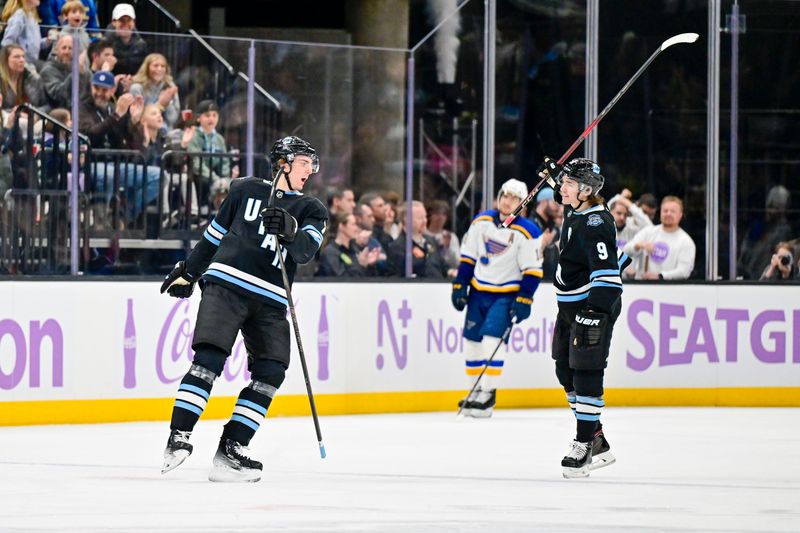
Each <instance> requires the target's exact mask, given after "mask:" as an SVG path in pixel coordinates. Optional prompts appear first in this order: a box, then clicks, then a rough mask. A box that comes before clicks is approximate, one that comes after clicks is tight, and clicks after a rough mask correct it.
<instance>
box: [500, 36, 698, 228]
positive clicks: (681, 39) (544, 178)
mask: <svg viewBox="0 0 800 533" xmlns="http://www.w3.org/2000/svg"><path fill="white" fill-rule="evenodd" d="M698 37H699V35H698V34H696V33H681V34H678V35H675V36H673V37H670V38H669V39H667V40H666V41H664V42H663V43H661V46H659V47H658V48H657V49H656V51H655V52H653V55H651V56H650V57H649V58H648V59H647V61H645V62H644V64H643V65H642V66H641V67H639V70H637V71H636V73H635V74H634V75H633V77H631V79H629V80H628V82H627V83H626V84H625V85H624V86H623V87H622V89H620V91H619V92H618V93H617V95H616V96H615V97H614V98H613V99H612V100H611V101H610V102H609V103H608V105H607V106H606V107H605V109H603V110H602V111H601V112H600V114H599V115H597V117H596V118H595V119H594V120H593V121H592V122H590V123H589V125H588V126H587V127H586V129H585V130H583V133H581V135H580V137H578V138H577V139H575V142H574V143H572V146H570V147H569V149H567V151H566V152H564V155H562V156H561V157H560V158H559V159H558V164H559V165H563V164H564V162H565V161H566V160H567V158H568V157H569V156H570V155H572V152H574V151H575V150H576V149H577V148H578V146H580V145H581V143H582V142H583V141H584V139H586V137H588V136H589V134H590V133H591V132H592V130H593V129H594V128H595V127H596V126H597V124H599V123H600V121H601V120H603V117H605V116H606V115H607V114H608V112H609V111H611V108H612V107H614V105H615V104H616V103H617V102H618V101H619V99H620V98H622V95H623V94H625V93H626V92H628V89H630V88H631V85H633V82H635V81H636V80H637V79H639V76H641V75H642V72H644V71H645V69H647V67H649V66H650V63H652V62H653V60H654V59H655V58H656V57H658V54H660V53H661V52H663V51H664V50H666V49H667V48H669V47H670V46H672V45H673V44H680V43H687V44H690V43H693V42H695V41H696V40H697V38H698ZM539 177H540V178H541V179H540V180H539V183H537V184H536V185H534V187H533V189H531V192H529V193H528V196H527V197H526V198H525V199H524V200H523V201H522V203H520V204H519V205H518V206H517V208H516V209H514V212H513V213H511V214H510V215H509V216H508V218H506V219H505V220H504V221H503V227H505V228H507V227H508V226H509V225H510V224H511V223H512V222H513V221H514V219H515V218H516V217H517V215H519V213H520V211H522V209H523V208H524V207H525V206H526V205H528V204H529V203H530V201H531V200H533V198H534V197H535V196H536V193H538V192H539V189H541V188H542V186H543V185H544V184H545V182H547V184H548V185H550V186H551V187H552V188H553V189H555V188H556V182H555V181H554V180H553V177H552V176H550V175H548V174H547V173H545V172H540V173H539Z"/></svg>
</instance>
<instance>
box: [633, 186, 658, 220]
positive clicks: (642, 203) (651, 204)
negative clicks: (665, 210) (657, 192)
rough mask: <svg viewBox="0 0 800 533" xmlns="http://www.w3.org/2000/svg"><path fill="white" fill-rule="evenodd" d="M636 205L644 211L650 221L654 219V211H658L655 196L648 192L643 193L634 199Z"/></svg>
mask: <svg viewBox="0 0 800 533" xmlns="http://www.w3.org/2000/svg"><path fill="white" fill-rule="evenodd" d="M636 205H637V206H639V208H641V210H642V211H644V214H645V215H647V216H648V218H650V221H651V222H655V221H656V213H657V212H658V202H657V201H656V197H655V196H653V195H652V194H650V193H649V192H646V193H644V194H643V195H641V196H640V197H639V199H638V200H636Z"/></svg>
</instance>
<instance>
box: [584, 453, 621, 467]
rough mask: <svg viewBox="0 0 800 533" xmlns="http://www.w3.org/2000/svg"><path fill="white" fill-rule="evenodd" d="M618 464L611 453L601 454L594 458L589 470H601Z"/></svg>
mask: <svg viewBox="0 0 800 533" xmlns="http://www.w3.org/2000/svg"><path fill="white" fill-rule="evenodd" d="M616 462H617V458H616V457H614V456H613V455H612V454H611V452H605V453H601V454H598V455H595V456H594V457H592V465H591V466H590V467H589V470H599V469H600V468H605V467H606V466H609V465H613V464H614V463H616Z"/></svg>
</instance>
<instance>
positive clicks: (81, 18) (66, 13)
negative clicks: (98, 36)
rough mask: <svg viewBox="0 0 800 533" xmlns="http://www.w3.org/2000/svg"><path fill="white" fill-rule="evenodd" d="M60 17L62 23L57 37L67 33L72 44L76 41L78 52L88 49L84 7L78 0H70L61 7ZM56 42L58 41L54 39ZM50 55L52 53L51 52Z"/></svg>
mask: <svg viewBox="0 0 800 533" xmlns="http://www.w3.org/2000/svg"><path fill="white" fill-rule="evenodd" d="M61 17H62V19H63V20H64V25H63V26H62V27H61V32H60V33H59V34H58V36H59V37H62V36H64V35H69V36H70V37H72V42H73V46H74V45H75V43H77V45H78V46H77V50H78V53H81V52H83V51H85V50H88V49H89V34H88V33H86V27H85V26H86V7H85V6H84V5H83V4H82V3H81V1H80V0H70V1H69V2H66V3H64V6H63V7H62V8H61ZM56 42H58V41H56ZM51 55H52V54H51Z"/></svg>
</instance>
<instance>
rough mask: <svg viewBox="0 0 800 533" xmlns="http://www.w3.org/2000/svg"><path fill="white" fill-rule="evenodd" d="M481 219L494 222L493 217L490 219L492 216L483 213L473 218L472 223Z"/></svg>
mask: <svg viewBox="0 0 800 533" xmlns="http://www.w3.org/2000/svg"><path fill="white" fill-rule="evenodd" d="M481 220H488V221H489V222H494V219H492V217H490V216H489V215H483V216H479V217H478V218H476V219H475V220H473V221H472V223H473V224H475V223H476V222H480V221H481Z"/></svg>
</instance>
